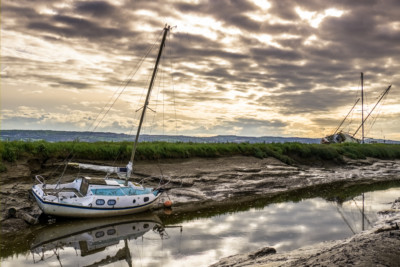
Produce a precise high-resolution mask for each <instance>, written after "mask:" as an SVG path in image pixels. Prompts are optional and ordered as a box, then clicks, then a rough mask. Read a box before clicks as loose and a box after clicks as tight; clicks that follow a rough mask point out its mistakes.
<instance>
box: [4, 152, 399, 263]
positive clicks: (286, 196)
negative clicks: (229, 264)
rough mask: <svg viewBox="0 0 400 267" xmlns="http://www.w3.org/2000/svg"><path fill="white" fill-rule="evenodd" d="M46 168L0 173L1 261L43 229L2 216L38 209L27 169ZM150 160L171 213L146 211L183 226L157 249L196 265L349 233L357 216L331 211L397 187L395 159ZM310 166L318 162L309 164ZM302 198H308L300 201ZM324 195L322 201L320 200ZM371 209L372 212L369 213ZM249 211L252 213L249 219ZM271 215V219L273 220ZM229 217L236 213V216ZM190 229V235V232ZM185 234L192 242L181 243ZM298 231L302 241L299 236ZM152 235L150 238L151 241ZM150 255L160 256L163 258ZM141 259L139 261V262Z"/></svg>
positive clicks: (145, 174)
mask: <svg viewBox="0 0 400 267" xmlns="http://www.w3.org/2000/svg"><path fill="white" fill-rule="evenodd" d="M51 165H52V163H47V165H45V166H41V165H40V163H38V162H36V161H32V160H31V161H30V162H28V161H26V162H23V161H21V162H18V163H17V164H15V165H14V166H13V168H11V169H10V168H9V170H13V169H14V170H15V172H12V171H9V172H7V173H6V174H5V175H3V174H2V178H1V182H2V186H1V189H0V190H1V195H2V197H1V204H2V205H1V210H2V233H3V234H4V235H3V236H6V237H10V238H13V240H12V241H11V242H8V243H7V244H6V243H4V241H3V240H2V244H1V250H2V253H1V255H2V259H3V260H4V261H5V262H8V259H9V258H8V257H9V256H10V255H12V254H15V253H17V254H18V253H22V254H24V255H25V254H26V253H27V250H29V249H30V246H29V245H28V244H26V240H30V241H31V242H33V240H34V238H35V235H37V233H38V232H37V231H39V230H40V231H43V230H42V229H43V228H44V229H46V228H49V226H44V225H35V226H29V225H28V224H26V223H25V222H24V221H23V220H21V219H18V218H17V219H16V218H7V216H8V215H7V208H8V207H10V206H13V207H15V208H16V209H17V210H23V211H26V212H28V213H30V214H32V215H37V214H38V212H39V211H38V209H37V208H36V204H35V203H34V202H33V201H29V200H28V194H27V190H28V189H29V188H30V187H31V185H32V182H31V176H32V174H34V173H37V172H39V171H40V172H41V171H44V172H50V171H51V169H52V168H54V166H51ZM157 165H159V167H160V169H161V170H162V172H163V175H164V176H169V177H171V179H172V183H171V184H170V186H171V189H170V190H169V191H168V196H169V197H170V198H171V199H172V200H173V202H174V207H173V210H172V214H170V215H166V214H164V211H163V210H162V209H161V208H160V209H158V210H157V209H156V210H155V211H154V212H153V213H155V214H157V215H158V217H159V219H160V220H161V221H162V223H163V224H166V225H175V224H179V225H182V226H183V232H182V234H180V232H179V231H180V228H172V229H166V232H167V233H168V234H169V236H170V237H171V238H170V239H166V240H163V242H161V243H162V246H167V247H169V246H170V245H171V246H173V247H174V249H173V250H174V251H175V252H171V251H170V252H168V253H167V254H168V255H169V254H171V253H172V254H174V255H175V256H174V257H173V258H175V257H176V255H178V256H177V257H178V258H179V257H183V258H185V260H188V262H195V261H198V260H202V261H201V263H202V264H200V265H203V266H204V265H208V264H211V263H213V262H216V261H217V260H218V259H219V258H222V257H225V256H229V255H231V254H237V253H247V252H250V251H252V250H257V248H260V247H263V246H274V249H276V250H278V251H290V250H292V249H295V248H298V247H301V246H304V245H310V244H314V243H317V242H320V241H324V240H333V239H341V238H345V237H348V236H351V235H352V234H353V232H358V231H354V230H352V228H357V229H358V228H360V227H361V226H362V225H360V223H361V222H360V220H357V222H358V225H355V226H354V225H353V226H349V225H348V224H347V223H345V222H344V221H343V218H342V217H341V215H340V212H339V211H338V209H339V206H340V204H341V205H342V206H343V205H344V206H346V205H347V204H345V203H347V202H346V200H347V201H349V199H350V201H352V203H358V206H360V204H359V203H360V199H359V198H360V197H359V196H358V195H359V194H360V193H361V192H363V191H370V190H372V189H373V188H374V187H375V188H376V187H378V188H377V189H380V190H388V189H389V188H391V187H396V186H400V164H399V161H382V160H379V161H378V160H375V159H368V160H364V161H350V160H349V161H348V164H346V165H332V164H329V163H316V164H313V165H314V166H288V165H285V164H283V163H281V162H279V161H277V160H275V159H272V158H268V159H256V158H252V157H232V158H217V159H188V160H183V161H182V160H180V161H177V160H173V161H163V162H159V163H158V164H157ZM315 165H319V166H318V167H315ZM43 167H44V168H43ZM135 172H136V175H138V176H139V177H141V178H146V183H147V184H151V183H154V184H156V183H157V182H158V177H159V176H160V171H159V168H157V167H154V164H150V163H139V164H137V165H136V169H135ZM73 178H74V176H72V175H71V174H67V179H73ZM354 186H356V187H354ZM371 188H372V189H371ZM396 194H398V193H395V195H396ZM321 197H323V199H322V198H321ZM364 197H365V196H364ZM306 198H308V199H307V200H304V201H302V200H303V199H306ZM394 199H395V198H393V199H388V200H385V202H386V201H387V203H388V202H390V201H394ZM326 200H329V201H328V202H326ZM364 200H365V199H364ZM299 201H300V202H299ZM381 204H382V203H381ZM160 207H161V203H160ZM237 212H239V213H237ZM296 212H300V213H296ZM318 212H320V213H319V215H315V216H316V218H319V220H320V221H318V220H311V221H310V223H311V225H307V226H304V225H303V224H300V225H303V226H300V227H298V225H299V224H296V222H298V221H299V218H301V220H300V221H306V219H307V218H313V214H318ZM231 213H234V214H231ZM358 213H359V212H358ZM374 213H375V215H376V212H375V211H374ZM296 214H297V217H296ZM329 214H331V215H332V214H334V217H332V218H331V219H327V218H329V217H328V215H329ZM250 215H254V217H252V216H250ZM275 215H276V217H274V216H275ZM235 216H238V217H236V219H235ZM211 218H212V219H211ZM244 218H246V219H248V221H246V220H244ZM242 219H243V220H242ZM322 219H325V220H322ZM230 220H231V221H232V222H238V221H239V222H241V223H236V225H237V227H236V228H235V227H231V229H230V230H226V231H225V230H224V228H226V229H228V228H229V227H226V225H227V224H226V222H230ZM369 220H370V221H368V220H364V229H367V228H368V227H370V225H373V221H374V220H375V219H369ZM57 223H58V222H57ZM291 223H292V224H291ZM331 223H333V224H331ZM185 224H186V225H185ZM196 224H197V225H200V229H202V230H203V234H202V236H201V237H200V234H196V233H199V232H200V230H195V229H193V228H192V226H191V225H196ZM318 225H327V226H330V227H329V228H326V229H330V230H324V229H320V230H318V231H312V230H311V232H310V233H314V232H321V233H322V236H323V238H322V239H321V238H320V237H318V238H314V237H313V235H311V234H306V233H307V231H306V230H308V231H310V229H316V226H318ZM332 225H335V226H332ZM338 225H340V227H342V228H340V227H339V226H338ZM278 226H279V227H278ZM178 229H179V230H178ZM246 229H251V230H252V232H251V233H250V232H249V231H248V230H246ZM332 229H333V230H332ZM360 229H361V228H360ZM15 231H19V232H18V235H17V234H15ZM204 231H205V232H206V234H204ZM228 232H229V233H228ZM150 233H151V235H153V234H155V233H154V232H153V231H148V232H146V235H145V236H146V237H147V236H148V235H149V234H150ZM186 233H188V234H187V235H186ZM190 233H195V234H194V235H191V234H190ZM232 233H234V234H232ZM261 233H267V236H265V235H264V236H263V235H261ZM303 234H304V235H303ZM185 236H186V238H187V239H188V240H189V241H193V242H189V241H188V240H186V241H182V238H184V237H185ZM299 236H303V237H304V236H306V237H307V238H306V239H304V238H299ZM153 237H154V238H156V237H158V241H154V242H156V243H157V242H159V241H160V236H159V235H158V234H155V236H153ZM153 237H152V238H150V239H151V240H153ZM177 237H179V238H180V240H181V241H180V242H181V243H180V244H178V243H177V242H178V241H177V239H176V238H177ZM248 238H250V239H248ZM251 238H253V239H251ZM279 238H281V239H279ZM167 240H171V241H167ZM255 240H256V241H257V240H262V242H264V243H262V242H261V243H260V242H258V241H257V242H255ZM265 240H267V241H265ZM288 240H289V241H288ZM293 240H296V241H293ZM217 241H218V242H217ZM118 242H119V243H118V244H120V243H121V242H122V243H123V240H120V241H118ZM152 242H153V241H152ZM152 242H150V243H152ZM167 242H172V243H173V244H168V243H167ZM182 242H183V243H182ZM216 243H218V244H222V245H221V246H219V249H214V250H213V251H214V252H212V251H209V252H205V251H208V250H204V249H202V248H200V247H199V246H200V244H205V246H206V247H207V248H208V249H209V248H213V247H215V244H216ZM239 243H243V244H245V247H246V248H245V249H244V248H238V249H231V245H232V244H239ZM290 243H295V244H296V245H291V244H290ZM157 244H158V245H156V244H155V243H154V244H153V245H154V246H159V243H157ZM182 244H183V245H182ZM128 245H132V243H128ZM142 245H143V244H142ZM178 247H180V248H184V249H185V252H182V251H180V252H179V251H178V252H176V249H177V248H178ZM108 250H109V249H107V251H108ZM131 251H132V250H131ZM161 251H162V250H161ZM189 251H192V252H193V254H190V253H192V252H189ZM161 254H162V253H161ZM161 254H160V255H161ZM7 255H9V256H7ZM107 255H111V254H107ZM157 255H158V254H157ZM190 255H192V256H190ZM199 256H200V258H199ZM4 257H5V258H4ZM157 257H159V258H163V256H162V255H161V256H157ZM144 258H146V257H144ZM167 258H168V261H171V257H170V256H168V257H167ZM141 259H143V257H142V258H141ZM205 259H208V260H205ZM28 262H29V261H28V260H27V263H28ZM172 262H173V261H172ZM10 264H11V263H10ZM141 264H142V265H143V261H141ZM11 266H17V265H11ZM18 266H20V265H18ZM144 266H145V265H144Z"/></svg>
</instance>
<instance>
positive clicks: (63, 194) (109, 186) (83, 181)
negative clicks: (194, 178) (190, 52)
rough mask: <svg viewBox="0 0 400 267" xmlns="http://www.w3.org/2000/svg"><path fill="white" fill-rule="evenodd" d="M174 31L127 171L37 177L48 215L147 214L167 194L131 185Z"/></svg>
mask: <svg viewBox="0 0 400 267" xmlns="http://www.w3.org/2000/svg"><path fill="white" fill-rule="evenodd" d="M170 29H171V27H170V26H167V25H166V26H165V27H164V29H163V37H162V40H161V44H160V48H159V51H158V56H157V59H156V63H155V66H154V70H153V74H152V77H151V81H150V85H149V88H148V91H147V96H146V100H145V102H144V106H143V109H142V113H141V117H140V122H139V126H138V129H137V133H136V137H135V142H134V145H133V149H132V154H131V158H130V161H129V163H128V164H127V165H126V167H113V166H98V165H93V164H83V163H73V162H69V163H68V165H72V166H74V167H78V168H80V169H90V170H95V171H102V172H105V173H107V175H106V176H105V177H102V178H93V177H78V178H76V179H75V180H74V181H72V182H70V183H59V182H58V183H56V184H47V183H46V181H45V179H44V178H43V177H42V176H41V175H36V176H35V178H36V181H37V183H36V184H35V185H33V187H32V190H31V192H32V194H33V196H34V198H35V200H36V202H37V204H38V205H39V207H40V209H41V210H42V211H43V213H44V214H47V215H54V216H62V217H77V218H84V217H90V218H92V217H110V216H116V215H126V214H133V213H138V212H143V211H146V210H148V209H150V208H151V207H152V206H153V205H154V204H155V203H156V201H157V199H159V197H160V196H161V194H162V193H163V191H164V189H163V186H162V185H160V186H158V187H157V188H151V187H144V186H143V185H141V184H138V183H134V182H131V181H129V178H130V177H131V174H132V168H133V162H134V158H135V152H136V148H137V144H138V140H139V135H140V130H141V127H142V123H143V119H144V117H145V113H146V110H147V108H148V107H147V106H148V104H149V100H150V95H151V90H152V87H153V84H154V81H155V77H156V74H157V69H158V65H159V62H160V59H161V55H162V51H163V48H164V45H165V40H166V37H167V34H168V32H169V31H170ZM110 174H116V175H117V176H118V178H110V177H109V175H110ZM160 184H161V183H160Z"/></svg>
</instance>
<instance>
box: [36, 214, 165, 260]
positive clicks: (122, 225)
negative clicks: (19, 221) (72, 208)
mask: <svg viewBox="0 0 400 267" xmlns="http://www.w3.org/2000/svg"><path fill="white" fill-rule="evenodd" d="M149 231H152V232H154V233H156V234H157V236H159V238H160V240H162V239H166V238H168V235H167V233H166V232H165V227H164V226H163V224H162V222H161V220H160V219H159V218H158V217H157V216H156V215H148V216H140V217H138V216H137V215H136V216H123V217H116V218H111V219H105V218H104V219H96V220H74V221H68V222H61V223H56V224H53V225H50V226H48V227H46V228H43V229H41V230H40V231H39V232H38V233H37V234H36V237H35V239H34V241H33V242H32V245H31V253H32V255H33V261H34V263H39V262H42V261H52V262H53V261H55V258H56V259H57V261H58V262H59V264H60V266H64V265H65V264H62V260H61V259H63V260H64V259H66V260H67V261H71V257H69V256H71V255H74V256H75V257H76V256H78V257H79V254H80V257H87V256H89V255H94V254H96V256H95V257H90V258H91V259H85V260H83V262H84V264H83V265H84V266H101V265H105V264H110V263H112V262H116V261H124V260H125V261H126V262H127V263H128V265H129V266H132V258H131V251H130V248H129V242H128V241H130V240H133V239H138V238H143V237H144V235H146V234H147V233H148V232H149ZM121 241H123V242H121ZM120 243H123V247H122V248H119V249H109V250H107V249H106V248H107V247H109V246H118V245H119V244H120ZM71 249H72V251H73V250H75V253H71ZM104 252H105V253H104ZM61 253H66V255H65V256H63V257H62V255H61ZM98 253H100V254H101V255H97V254H98ZM109 254H111V255H109ZM54 257H55V258H54ZM73 261H74V262H75V263H76V261H80V260H79V259H74V260H73ZM67 265H69V264H67ZM79 265H81V264H79Z"/></svg>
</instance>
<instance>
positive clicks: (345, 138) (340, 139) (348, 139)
mask: <svg viewBox="0 0 400 267" xmlns="http://www.w3.org/2000/svg"><path fill="white" fill-rule="evenodd" d="M391 87H392V85H389V87H388V88H386V89H385V90H384V91H383V92H382V93H381V95H380V96H379V99H378V101H377V102H376V104H375V105H374V107H373V108H372V110H371V111H370V112H369V113H368V115H367V117H365V119H364V74H363V73H362V72H361V124H360V125H359V127H358V128H357V130H356V131H355V132H354V134H350V133H346V132H343V131H342V130H340V127H341V126H342V125H343V123H344V122H345V121H346V119H347V117H348V116H349V114H350V113H351V111H353V109H354V107H355V106H356V105H357V103H358V102H359V101H360V98H358V99H357V101H356V102H355V103H354V105H353V107H352V108H351V109H350V111H349V113H348V114H347V115H346V117H345V118H344V119H343V120H342V122H341V123H340V124H339V126H338V127H337V128H336V130H335V132H334V133H333V134H331V135H328V136H325V137H324V138H322V139H321V144H332V143H364V124H365V122H366V120H367V119H368V118H369V116H370V115H371V114H372V112H373V111H374V109H375V108H376V106H377V105H378V104H379V102H380V101H381V100H382V99H383V98H384V97H385V96H386V95H387V94H388V93H389V90H390V88H391ZM360 129H362V137H361V140H360V139H357V138H356V137H355V135H356V134H357V133H358V131H359V130H360Z"/></svg>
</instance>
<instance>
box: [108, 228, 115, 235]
mask: <svg viewBox="0 0 400 267" xmlns="http://www.w3.org/2000/svg"><path fill="white" fill-rule="evenodd" d="M113 234H115V229H108V230H107V235H113Z"/></svg>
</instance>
